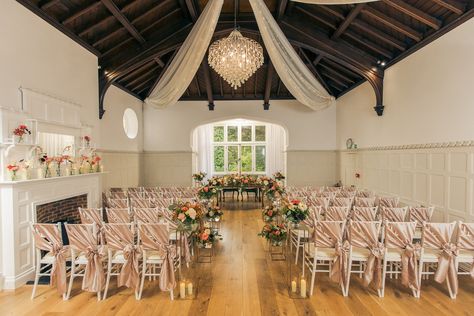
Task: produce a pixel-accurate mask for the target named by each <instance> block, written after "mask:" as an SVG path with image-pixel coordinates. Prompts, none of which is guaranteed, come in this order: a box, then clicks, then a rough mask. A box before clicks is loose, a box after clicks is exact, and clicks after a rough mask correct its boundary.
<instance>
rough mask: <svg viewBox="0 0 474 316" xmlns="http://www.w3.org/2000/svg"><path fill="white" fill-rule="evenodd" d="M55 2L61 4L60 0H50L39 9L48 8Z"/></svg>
mask: <svg viewBox="0 0 474 316" xmlns="http://www.w3.org/2000/svg"><path fill="white" fill-rule="evenodd" d="M57 4H61V0H51V1H48V2H47V3H45V4H43V5H41V10H48V9H49V8H51V7H54V6H55V5H57Z"/></svg>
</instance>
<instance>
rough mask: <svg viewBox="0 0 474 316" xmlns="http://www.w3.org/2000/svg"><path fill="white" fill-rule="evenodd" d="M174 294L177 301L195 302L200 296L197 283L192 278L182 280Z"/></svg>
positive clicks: (179, 281)
mask: <svg viewBox="0 0 474 316" xmlns="http://www.w3.org/2000/svg"><path fill="white" fill-rule="evenodd" d="M173 294H174V298H175V299H177V300H195V299H196V298H197V294H198V287H197V282H194V280H193V279H192V278H180V279H179V280H178V282H177V284H176V287H175V289H174V293H173Z"/></svg>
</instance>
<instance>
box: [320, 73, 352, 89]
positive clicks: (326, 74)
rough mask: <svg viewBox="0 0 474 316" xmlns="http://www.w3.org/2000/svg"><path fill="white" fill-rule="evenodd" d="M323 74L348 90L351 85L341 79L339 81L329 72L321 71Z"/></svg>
mask: <svg viewBox="0 0 474 316" xmlns="http://www.w3.org/2000/svg"><path fill="white" fill-rule="evenodd" d="M321 74H322V75H323V76H325V77H328V78H330V79H331V80H332V81H334V82H336V83H337V84H339V85H340V86H342V87H344V88H348V87H349V85H348V84H347V83H345V82H344V81H342V80H341V79H339V78H338V77H336V76H334V75H333V74H332V73H329V72H327V71H321Z"/></svg>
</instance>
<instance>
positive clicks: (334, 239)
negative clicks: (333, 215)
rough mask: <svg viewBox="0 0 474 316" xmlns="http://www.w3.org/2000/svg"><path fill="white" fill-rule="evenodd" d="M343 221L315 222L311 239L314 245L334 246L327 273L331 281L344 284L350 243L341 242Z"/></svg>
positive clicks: (322, 246)
mask: <svg viewBox="0 0 474 316" xmlns="http://www.w3.org/2000/svg"><path fill="white" fill-rule="evenodd" d="M343 235H344V222H342V221H327V222H315V224H314V233H313V241H314V245H315V246H316V247H321V248H335V258H334V262H333V264H332V267H331V271H330V273H329V277H330V279H331V281H333V282H336V283H339V284H340V285H342V286H345V284H346V283H347V273H348V257H349V249H350V245H349V243H348V242H347V241H345V242H343Z"/></svg>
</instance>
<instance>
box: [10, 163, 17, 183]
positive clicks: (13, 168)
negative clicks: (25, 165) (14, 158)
mask: <svg viewBox="0 0 474 316" xmlns="http://www.w3.org/2000/svg"><path fill="white" fill-rule="evenodd" d="M7 170H8V171H9V172H10V173H11V178H12V180H13V181H14V180H16V173H17V171H18V170H20V166H19V165H17V164H16V163H11V164H9V165H7Z"/></svg>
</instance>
